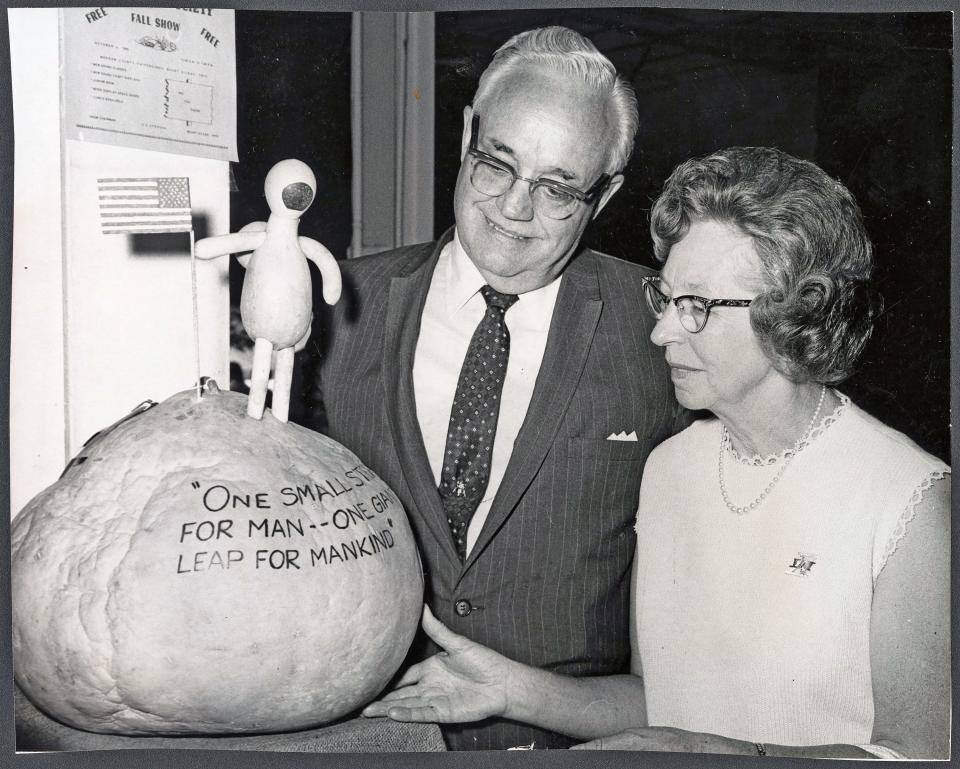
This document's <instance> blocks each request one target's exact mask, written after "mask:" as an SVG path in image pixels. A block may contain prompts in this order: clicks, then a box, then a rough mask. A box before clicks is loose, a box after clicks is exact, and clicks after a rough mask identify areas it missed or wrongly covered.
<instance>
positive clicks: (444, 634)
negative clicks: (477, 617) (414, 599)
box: [421, 604, 472, 652]
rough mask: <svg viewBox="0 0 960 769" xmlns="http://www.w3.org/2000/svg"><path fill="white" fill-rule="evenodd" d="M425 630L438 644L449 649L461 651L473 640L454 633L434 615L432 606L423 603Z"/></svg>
mask: <svg viewBox="0 0 960 769" xmlns="http://www.w3.org/2000/svg"><path fill="white" fill-rule="evenodd" d="M421 625H423V631H424V632H425V633H426V634H427V635H428V636H429V637H430V640H431V641H433V642H434V643H435V644H437V646H439V647H440V648H442V649H446V650H447V651H451V652H452V651H459V650H460V649H463V648H464V647H466V646H469V645H470V644H471V643H472V642H471V641H470V640H469V639H467V638H464V637H463V636H462V635H458V634H457V633H454V632H453V631H452V630H451V629H450V628H448V627H447V626H446V625H444V624H443V623H442V622H441V621H440V620H438V619H437V618H436V617H434V616H433V612H432V611H430V607H429V606H427V605H426V604H424V605H423V621H422V622H421Z"/></svg>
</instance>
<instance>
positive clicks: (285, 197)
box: [263, 159, 317, 219]
mask: <svg viewBox="0 0 960 769" xmlns="http://www.w3.org/2000/svg"><path fill="white" fill-rule="evenodd" d="M316 190H317V178H316V177H315V176H314V175H313V171H311V170H310V166H308V165H307V164H306V163H303V162H301V161H299V160H293V159H289V160H281V161H280V162H279V163H277V164H276V165H275V166H274V167H273V168H271V169H270V172H269V173H268V174H267V178H266V179H265V180H264V182H263V192H264V195H265V196H266V198H267V204H268V205H269V206H270V212H271V213H272V214H273V215H274V216H279V217H282V218H284V219H299V218H300V217H301V216H302V215H303V212H304V211H306V210H307V209H308V208H310V204H311V203H312V202H313V199H314V197H316Z"/></svg>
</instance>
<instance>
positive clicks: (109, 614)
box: [12, 391, 423, 734]
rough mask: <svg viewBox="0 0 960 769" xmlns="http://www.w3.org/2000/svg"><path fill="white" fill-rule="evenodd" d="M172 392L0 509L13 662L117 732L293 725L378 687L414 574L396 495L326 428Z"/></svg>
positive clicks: (403, 632) (413, 598) (34, 696)
mask: <svg viewBox="0 0 960 769" xmlns="http://www.w3.org/2000/svg"><path fill="white" fill-rule="evenodd" d="M246 405H247V401H246V398H244V397H243V396H241V395H238V394H234V393H228V392H210V393H205V394H204V395H203V397H202V398H201V399H199V400H198V399H197V395H196V393H195V392H194V391H189V392H185V393H180V394H178V395H175V396H174V397H172V398H170V399H169V400H167V401H165V402H164V403H162V404H160V405H159V406H156V407H154V408H151V409H149V410H147V411H145V412H144V413H142V414H140V415H138V416H136V417H134V418H132V419H130V420H128V421H125V422H123V423H121V424H120V425H119V426H117V427H116V428H115V429H113V430H112V431H110V432H109V433H107V434H105V435H104V436H103V437H102V438H100V439H97V440H95V441H93V442H91V444H90V445H89V446H88V447H87V448H86V449H85V450H84V451H83V452H82V453H81V458H82V461H79V462H75V463H74V464H73V465H72V466H71V467H69V468H68V470H67V471H66V472H65V473H64V475H63V477H62V478H61V479H60V480H59V481H58V482H57V483H55V484H54V485H52V486H51V487H50V488H48V489H46V490H45V491H43V492H42V493H41V494H39V495H38V496H37V497H36V498H34V499H33V500H32V501H31V502H30V504H28V505H27V506H26V507H25V508H24V509H23V511H22V512H21V513H20V514H19V515H18V516H17V518H16V519H15V521H14V522H13V526H12V545H13V560H12V564H13V631H14V633H13V635H14V669H15V674H16V679H17V681H18V683H19V684H20V686H21V688H22V689H23V690H24V692H25V693H26V694H27V696H28V697H30V699H31V700H33V702H34V703H35V704H36V705H37V706H39V707H40V708H41V709H43V710H45V711H46V712H47V713H49V714H50V715H52V716H53V717H55V718H57V719H59V720H61V721H63V722H65V723H67V724H69V725H71V726H75V727H78V728H81V729H86V730H90V731H97V732H106V733H115V734H161V733H167V734H169V733H244V732H250V733H254V732H274V731H290V730H295V729H301V728H308V727H312V726H316V725H319V724H322V723H325V722H328V721H330V720H333V719H336V718H339V717H340V716H343V715H345V714H347V713H350V712H351V711H353V710H355V709H356V708H358V707H359V706H361V705H363V704H365V703H366V702H368V701H370V700H371V699H373V698H374V697H375V696H376V695H377V693H378V692H379V691H380V690H381V689H382V688H383V687H384V686H385V685H386V683H387V682H388V681H389V679H390V678H391V676H392V675H393V674H394V672H395V671H396V670H397V668H398V667H399V665H400V663H401V662H402V660H403V658H404V656H405V653H406V651H407V649H408V647H409V645H410V642H411V641H412V639H413V636H414V633H415V632H416V628H417V624H418V620H419V615H420V608H421V601H422V590H423V581H422V573H421V568H420V560H419V557H418V554H417V551H416V547H415V545H414V541H413V536H412V533H411V530H410V527H409V525H408V523H407V520H406V517H405V515H404V512H403V509H402V507H401V505H400V503H399V501H398V499H397V497H396V495H395V494H394V493H393V492H392V491H391V490H390V489H389V488H387V486H386V485H385V484H384V483H383V481H382V480H380V479H379V478H378V477H376V476H375V475H374V474H373V473H372V472H371V471H370V470H369V469H367V468H366V467H364V466H363V465H362V464H361V463H360V461H359V460H358V459H357V457H356V456H354V455H353V454H352V453H350V452H349V451H347V450H346V449H345V448H343V447H342V446H340V445H339V444H337V443H335V442H334V441H331V440H329V439H328V438H325V437H324V436H321V435H319V434H318V433H315V432H312V431H310V430H307V429H305V428H302V427H299V426H297V425H292V424H282V423H280V422H278V421H277V420H275V419H273V418H272V417H267V418H264V419H263V420H254V419H248V418H245V416H244V412H245V410H246Z"/></svg>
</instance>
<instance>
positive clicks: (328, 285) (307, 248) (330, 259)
mask: <svg viewBox="0 0 960 769" xmlns="http://www.w3.org/2000/svg"><path fill="white" fill-rule="evenodd" d="M298 242H299V243H300V250H301V251H303V254H304V256H306V257H307V259H309V260H310V261H311V262H313V263H314V264H315V265H317V269H318V270H320V277H321V278H322V279H323V301H325V302H326V303H327V304H336V303H337V302H338V301H339V299H340V291H341V289H342V288H343V281H342V278H341V277H340V266H339V265H338V264H337V260H336V259H335V258H334V256H333V254H331V253H330V252H329V251H328V250H327V248H326V246H324V245H323V244H321V243H318V242H317V241H316V240H314V239H313V238H306V237H304V236H302V235H301V236H300V238H299V239H298Z"/></svg>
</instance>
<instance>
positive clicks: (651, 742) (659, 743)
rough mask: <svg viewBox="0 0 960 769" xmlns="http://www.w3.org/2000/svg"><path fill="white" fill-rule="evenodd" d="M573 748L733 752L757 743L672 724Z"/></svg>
mask: <svg viewBox="0 0 960 769" xmlns="http://www.w3.org/2000/svg"><path fill="white" fill-rule="evenodd" d="M570 750H660V751H664V752H679V753H732V754H734V755H739V756H755V755H757V746H756V744H755V743H753V742H747V741H746V740H734V739H731V738H730V737H721V736H720V735H719V734H703V733H701V732H688V731H686V730H684V729H674V728H673V727H670V726H646V727H634V728H633V729H627V730H626V731H623V732H620V733H619V734H614V735H611V736H610V737H601V738H600V739H596V740H591V741H590V742H585V743H583V744H582V745H574V746H573V747H572V748H570Z"/></svg>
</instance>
